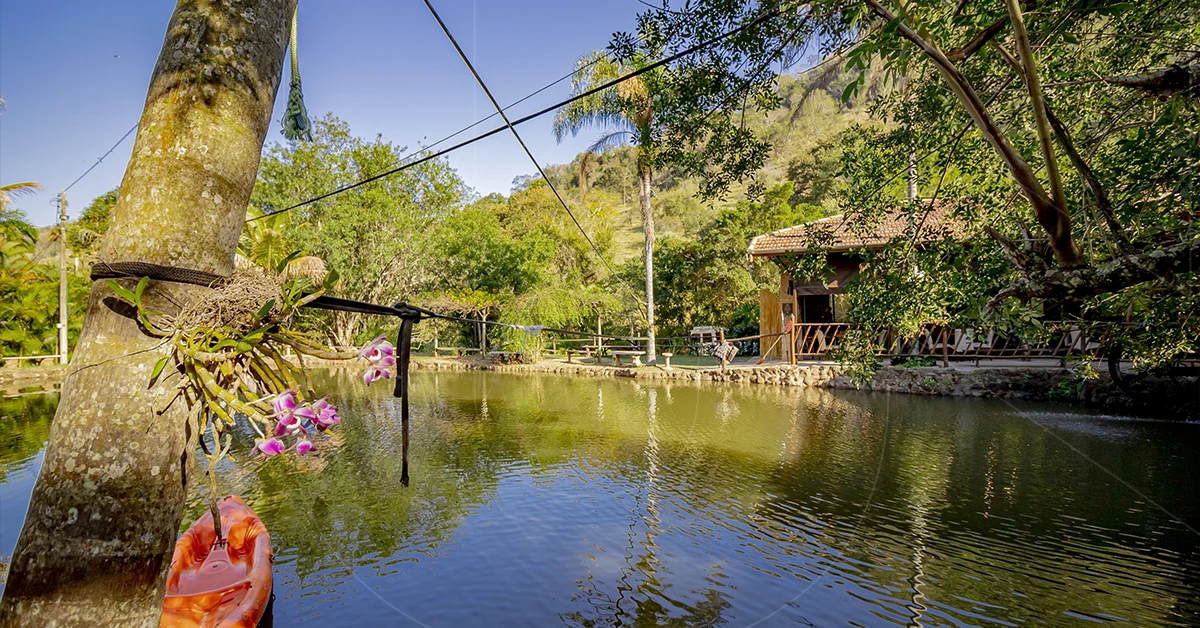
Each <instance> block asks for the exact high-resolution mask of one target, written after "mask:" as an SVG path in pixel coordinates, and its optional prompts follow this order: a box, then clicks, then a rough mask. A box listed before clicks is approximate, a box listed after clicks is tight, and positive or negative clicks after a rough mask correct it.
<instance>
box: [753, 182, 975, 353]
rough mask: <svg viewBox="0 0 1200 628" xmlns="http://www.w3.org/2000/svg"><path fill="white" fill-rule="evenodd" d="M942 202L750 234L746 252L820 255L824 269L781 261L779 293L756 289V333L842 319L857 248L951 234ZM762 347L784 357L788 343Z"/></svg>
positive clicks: (858, 265) (859, 267)
mask: <svg viewBox="0 0 1200 628" xmlns="http://www.w3.org/2000/svg"><path fill="white" fill-rule="evenodd" d="M947 211H948V209H947V207H946V206H945V205H941V204H938V205H936V206H935V207H934V208H933V209H931V210H928V211H924V212H917V213H912V214H910V213H905V212H902V211H899V210H897V211H895V212H893V213H891V214H888V215H886V216H884V217H883V218H882V219H881V220H880V221H879V222H878V223H877V224H875V225H870V226H868V225H864V224H860V223H861V221H856V223H854V224H852V223H850V222H848V221H847V220H846V219H845V217H844V216H841V215H838V216H830V217H828V218H822V219H820V220H814V221H813V222H808V223H804V224H802V225H796V226H793V227H787V228H786V229H780V230H778V231H773V232H771V233H767V234H763V235H760V236H756V237H755V238H753V239H751V240H750V247H749V249H748V251H747V253H748V254H749V255H750V257H758V258H768V259H776V260H777V261H778V262H783V258H789V257H790V258H793V259H794V258H796V257H800V256H807V255H823V256H824V257H825V261H826V263H827V265H828V267H829V269H830V270H829V272H828V273H827V274H826V275H825V276H822V277H792V276H791V274H790V273H789V272H788V269H787V268H788V266H790V265H789V264H784V263H780V266H781V268H782V269H783V272H782V273H781V277H780V282H779V291H778V293H772V292H770V291H767V290H763V291H762V292H761V293H760V295H759V333H762V334H770V333H778V332H782V331H785V330H786V329H788V326H789V325H791V324H793V323H834V322H841V321H843V320H844V319H845V311H844V309H845V306H844V303H843V300H842V299H841V298H839V296H838V295H840V294H842V292H843V291H844V290H845V287H846V285H847V284H848V283H849V282H851V281H853V280H854V278H855V277H856V276H858V274H859V273H861V272H863V271H864V270H865V265H864V263H863V257H862V253H864V252H866V251H871V250H877V249H881V248H883V247H884V246H886V245H887V244H888V243H889V242H891V241H893V240H895V239H897V238H902V237H908V238H912V237H914V235H915V237H916V239H917V240H918V241H920V242H928V241H932V240H938V239H943V238H946V237H951V236H953V235H956V234H955V233H953V231H954V229H953V227H952V226H951V224H952V221H948V220H947ZM765 347H766V344H764V351H766V352H767V354H766V355H767V357H774V358H784V359H786V358H787V357H788V348H787V343H779V344H778V345H777V346H776V347H775V348H774V349H771V350H767V349H766V348H765Z"/></svg>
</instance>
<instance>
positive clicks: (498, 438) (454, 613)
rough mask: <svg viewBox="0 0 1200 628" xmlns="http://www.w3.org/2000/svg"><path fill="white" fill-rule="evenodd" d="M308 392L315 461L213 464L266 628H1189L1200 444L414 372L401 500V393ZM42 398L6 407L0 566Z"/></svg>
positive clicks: (786, 402)
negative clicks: (257, 518)
mask: <svg viewBox="0 0 1200 628" xmlns="http://www.w3.org/2000/svg"><path fill="white" fill-rule="evenodd" d="M318 386H319V389H321V390H327V391H336V392H335V394H334V396H333V400H334V401H335V402H337V404H338V405H339V406H341V407H342V409H343V412H342V414H343V416H344V420H343V423H342V424H341V426H340V427H339V428H338V430H337V433H338V435H337V436H336V438H335V439H334V440H332V441H325V442H323V443H322V444H321V450H320V452H319V455H317V456H310V457H306V458H304V459H301V460H288V459H284V458H283V457H277V458H273V459H270V460H269V461H267V462H265V463H251V464H243V465H241V466H240V467H238V468H233V467H228V468H225V469H224V470H223V472H222V482H223V483H224V486H226V487H228V489H229V490H230V491H231V492H237V493H240V494H241V495H243V496H244V497H245V498H246V501H247V502H248V503H249V504H250V505H251V506H252V507H254V508H255V509H256V510H257V511H258V513H259V514H260V515H261V516H262V518H263V519H264V520H265V522H266V524H267V527H268V529H269V530H270V531H271V536H272V540H273V543H274V548H275V552H276V555H277V562H276V563H275V578H276V580H275V582H276V584H275V595H276V600H275V603H274V608H273V613H274V620H275V622H276V623H277V625H287V626H290V625H293V624H308V625H319V626H323V627H325V626H363V625H413V626H434V627H442V626H477V625H489V626H491V625H496V626H510V625H511V626H547V625H567V626H635V625H636V626H647V625H671V626H711V625H727V626H753V625H760V626H795V625H801V626H807V625H815V626H829V625H860V626H885V625H1004V626H1012V625H1018V624H1024V623H1034V624H1042V625H1078V624H1086V623H1089V622H1098V623H1108V622H1114V623H1124V622H1127V623H1128V624H1129V625H1139V626H1144V625H1177V626H1185V625H1197V624H1200V535H1198V534H1197V532H1196V530H1194V529H1192V528H1191V527H1189V525H1190V526H1197V525H1200V481H1197V478H1198V477H1200V456H1197V455H1196V452H1197V450H1198V446H1200V425H1189V424H1179V423H1169V422H1159V421H1146V420H1137V419H1130V418H1123V417H1110V416H1089V415H1086V414H1082V411H1081V410H1079V409H1073V408H1070V407H1058V406H1050V405H1046V404H1016V405H1013V404H1010V403H1008V402H1004V401H998V400H989V401H985V400H968V399H937V398H923V397H905V396H899V395H893V396H887V395H867V394H858V393H846V392H830V391H823V390H816V389H796V388H777V387H769V386H751V385H746V386H741V387H738V386H730V385H725V386H722V385H712V384H709V385H701V384H691V385H680V384H674V385H667V384H649V385H648V384H646V383H641V382H635V381H625V380H620V381H613V380H594V379H572V378H565V377H553V376H546V377H539V376H528V375H500V374H495V373H490V374H488V373H429V372H418V373H417V374H416V375H415V376H414V380H413V383H412V393H413V433H412V461H411V464H412V471H411V474H412V484H411V486H409V487H408V488H404V487H402V486H401V483H400V469H401V460H400V455H399V448H400V429H399V405H398V404H397V403H396V401H395V400H394V399H392V398H391V397H390V390H385V389H384V388H383V387H374V388H371V389H364V387H363V386H362V385H361V382H360V381H359V380H357V379H356V375H355V374H354V373H350V372H344V371H330V372H325V373H322V374H320V376H319V382H318ZM54 402H55V399H54V397H53V395H52V394H51V395H42V396H30V397H22V398H19V399H10V400H6V401H3V402H0V404H2V405H0V414H3V415H4V418H3V419H0V554H3V557H4V558H3V559H4V560H5V562H7V558H8V556H10V555H11V552H12V550H13V547H14V545H15V543H16V538H17V534H18V532H19V526H20V521H21V518H22V517H23V515H24V509H25V505H26V503H27V501H28V498H29V493H30V491H31V489H32V485H33V480H34V477H35V475H36V473H37V469H38V465H39V464H40V461H41V453H40V451H41V449H42V447H43V443H44V441H45V439H46V436H47V433H48V426H49V422H50V419H51V416H52V414H53V409H54ZM251 445H252V442H251V441H250V439H249V438H243V439H242V441H241V442H240V444H237V445H235V450H236V454H237V455H238V457H239V459H245V457H246V451H247V450H248V448H249V447H250V446H251ZM205 504H206V497H205V496H204V495H203V494H199V495H196V496H195V497H194V498H193V499H192V500H191V501H190V502H189V504H188V509H187V515H186V521H185V527H186V525H187V524H188V523H190V522H191V521H192V520H194V519H195V518H196V517H197V516H198V515H199V514H201V513H202V512H203V511H204V508H205Z"/></svg>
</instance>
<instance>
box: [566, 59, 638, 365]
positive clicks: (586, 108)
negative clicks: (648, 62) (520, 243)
mask: <svg viewBox="0 0 1200 628" xmlns="http://www.w3.org/2000/svg"><path fill="white" fill-rule="evenodd" d="M643 59H644V57H643V56H641V55H630V56H629V57H628V60H627V61H624V62H618V61H617V60H616V59H615V58H614V57H612V56H610V55H609V54H608V53H607V52H605V51H603V50H596V51H593V52H591V53H589V54H587V55H584V56H583V57H580V58H579V60H578V61H577V62H576V63H575V74H574V77H573V78H572V85H573V88H574V93H575V94H582V93H583V92H586V91H589V90H592V89H594V88H596V87H598V86H600V85H603V84H604V83H607V82H609V81H611V80H613V79H615V78H618V77H620V76H622V75H624V74H627V73H629V72H630V71H632V70H635V69H637V68H638V67H641V66H643V65H644V63H642V60H643ZM643 76H645V75H643ZM654 125H655V116H654V107H653V106H652V100H651V93H650V89H649V88H648V85H647V82H646V81H645V80H643V79H642V78H641V76H639V77H635V78H632V79H629V80H626V81H623V82H621V83H619V84H617V85H616V86H615V87H613V88H611V89H606V90H603V91H600V92H596V93H595V94H591V95H590V96H588V97H586V98H582V99H580V100H576V101H575V102H572V103H571V104H569V105H567V106H565V107H563V108H562V109H559V110H558V113H557V114H556V115H555V116H554V136H555V138H557V139H558V141H560V142H561V141H562V139H563V137H565V136H566V134H567V133H568V132H569V133H571V134H572V135H576V134H578V133H579V131H581V130H582V129H583V128H585V127H589V126H596V127H600V128H604V129H608V130H609V131H610V132H609V133H607V134H606V135H604V136H602V137H601V138H600V139H599V140H598V141H597V142H595V143H594V144H593V145H592V147H591V148H590V149H589V150H588V152H589V153H592V152H596V151H599V150H603V149H604V148H607V147H608V146H612V145H613V144H615V143H619V142H621V141H625V140H631V141H632V142H633V143H634V144H636V145H637V147H638V158H637V177H638V203H639V205H640V207H641V210H642V233H643V234H644V235H645V239H646V246H645V249H644V251H643V258H642V260H643V266H644V267H645V272H646V336H647V338H648V340H647V343H646V363H647V364H654V363H655V362H656V361H657V359H656V356H655V349H654V213H653V211H652V210H651V206H650V197H651V194H652V190H651V183H652V181H653V176H654V172H653V170H652V167H651V166H652V163H653V161H654V156H653V150H654V149H653V147H654V141H653V137H652V134H653V131H654ZM585 176H586V175H585ZM581 189H582V184H581Z"/></svg>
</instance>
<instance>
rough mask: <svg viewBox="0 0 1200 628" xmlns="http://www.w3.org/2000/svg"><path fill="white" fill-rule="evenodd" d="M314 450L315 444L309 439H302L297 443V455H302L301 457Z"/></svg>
mask: <svg viewBox="0 0 1200 628" xmlns="http://www.w3.org/2000/svg"><path fill="white" fill-rule="evenodd" d="M312 449H313V444H312V443H311V442H310V441H309V440H308V439H307V438H302V439H300V441H299V442H297V443H296V453H297V454H300V455H301V456H303V455H304V454H306V453H308V452H310V451H312Z"/></svg>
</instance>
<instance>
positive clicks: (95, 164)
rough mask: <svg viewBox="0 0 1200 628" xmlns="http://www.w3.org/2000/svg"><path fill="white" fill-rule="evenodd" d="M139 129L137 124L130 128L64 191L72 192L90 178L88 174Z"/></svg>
mask: <svg viewBox="0 0 1200 628" xmlns="http://www.w3.org/2000/svg"><path fill="white" fill-rule="evenodd" d="M137 128H138V125H136V124H135V125H133V126H132V127H130V128H129V130H128V131H126V132H125V135H122V136H121V139H119V140H117V143H116V144H113V146H112V148H110V149H108V151H107V152H105V153H104V154H103V155H100V158H99V159H97V160H96V163H94V164H92V165H91V167H90V168H88V169H87V170H84V171H83V174H81V175H79V177H78V178H76V179H75V180H74V181H72V182H71V185H68V186H67V187H65V188H63V190H62V191H63V192H66V191H67V190H70V189H71V188H73V187H75V184H76V183H79V182H80V181H82V180H83V178H84V177H86V176H88V173H90V172H91V171H92V170H94V169H95V168H96V166H99V165H100V164H101V163H102V162H103V161H104V158H105V157H108V156H109V155H111V154H112V152H113V151H114V150H117V147H118V146H120V145H121V143H122V142H124V141H125V138H127V137H129V134H130V133H133V132H134V131H136V130H137Z"/></svg>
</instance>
